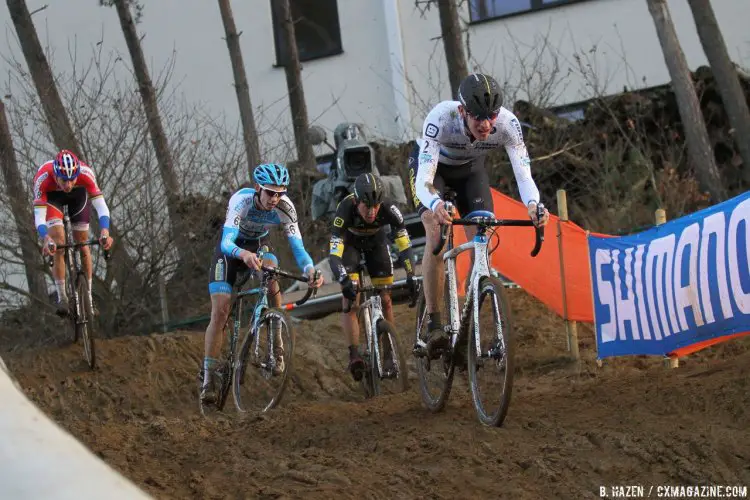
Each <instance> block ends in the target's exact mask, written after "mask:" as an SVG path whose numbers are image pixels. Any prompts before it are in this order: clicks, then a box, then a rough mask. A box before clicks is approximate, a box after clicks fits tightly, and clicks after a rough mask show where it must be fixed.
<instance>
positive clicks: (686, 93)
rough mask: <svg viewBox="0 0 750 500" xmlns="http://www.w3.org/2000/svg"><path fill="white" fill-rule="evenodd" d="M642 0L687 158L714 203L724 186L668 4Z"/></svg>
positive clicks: (721, 194)
mask: <svg viewBox="0 0 750 500" xmlns="http://www.w3.org/2000/svg"><path fill="white" fill-rule="evenodd" d="M646 1H647V3H648V10H649V12H651V17H653V19H654V25H655V26H656V33H657V35H658V36H659V42H660V43H661V47H662V51H663V52H664V61H665V62H666V64H667V68H668V69H669V75H670V76H671V78H672V88H673V89H674V93H675V97H676V98H677V105H678V107H679V109H680V119H681V121H682V126H683V128H684V131H685V141H686V143H687V151H688V160H689V162H690V163H691V164H692V167H693V169H694V170H695V174H696V176H697V178H698V181H699V182H700V184H701V188H702V189H703V190H704V191H707V192H708V193H709V194H710V195H711V199H712V201H713V202H714V203H718V202H720V201H723V200H725V199H726V194H725V191H724V186H723V185H722V182H721V176H720V175H719V169H718V167H717V166H716V161H715V159H714V155H713V149H712V148H711V143H710V142H709V140H708V131H707V130H706V122H705V121H704V119H703V114H702V113H701V108H700V103H699V102H698V96H697V95H696V94H695V86H694V85H693V80H692V78H691V75H690V70H689V69H688V65H687V60H686V59H685V54H684V53H683V52H682V47H680V42H679V40H677V33H676V32H675V29H674V24H673V23H672V18H671V17H670V15H669V8H668V7H667V4H666V2H665V0H646Z"/></svg>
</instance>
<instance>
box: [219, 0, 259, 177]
mask: <svg viewBox="0 0 750 500" xmlns="http://www.w3.org/2000/svg"><path fill="white" fill-rule="evenodd" d="M229 2H230V0H219V10H220V11H221V21H222V22H223V23H224V34H225V36H226V40H227V48H228V49H229V59H230V61H231V62H232V72H233V73H234V90H235V91H236V92H237V103H238V104H239V106H240V119H241V120H242V131H243V135H242V138H243V139H244V141H245V154H246V155H247V168H248V173H249V174H250V176H251V177H252V172H253V169H254V168H255V166H256V165H258V164H260V147H259V146H258V132H257V130H256V129H255V118H254V117H253V106H252V104H251V101H250V86H249V85H248V84H247V75H245V64H244V62H243V61H242V50H240V35H239V34H238V33H237V27H236V26H235V25H234V15H233V14H232V6H231V5H230V3H229Z"/></svg>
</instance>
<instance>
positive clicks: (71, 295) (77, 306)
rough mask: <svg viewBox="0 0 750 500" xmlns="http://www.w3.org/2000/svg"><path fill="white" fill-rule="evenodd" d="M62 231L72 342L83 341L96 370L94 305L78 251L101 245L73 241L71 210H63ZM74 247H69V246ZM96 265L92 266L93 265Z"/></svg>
mask: <svg viewBox="0 0 750 500" xmlns="http://www.w3.org/2000/svg"><path fill="white" fill-rule="evenodd" d="M63 214H64V215H63V228H64V230H65V242H66V243H65V244H64V245H56V247H57V249H58V250H59V249H62V250H63V251H64V252H65V256H64V258H65V290H66V292H67V294H68V304H69V306H68V307H69V309H68V314H67V316H68V318H70V321H71V326H72V329H73V342H78V339H79V338H81V340H82V341H83V355H84V358H85V359H86V363H87V364H88V365H89V368H91V369H92V370H93V369H94V368H95V367H96V351H95V350H94V331H95V328H94V304H93V303H92V301H91V294H90V292H89V280H88V277H87V276H86V273H84V272H83V267H82V265H81V256H80V252H77V251H74V250H79V249H81V248H82V247H85V246H96V245H99V240H97V239H91V240H88V241H83V242H75V241H74V240H73V229H72V227H71V224H70V217H69V215H68V207H67V206H65V207H63ZM71 241H72V242H73V243H70V242H71ZM103 255H104V259H105V260H109V251H107V250H103ZM54 262H55V261H54V257H53V256H51V255H49V256H48V257H47V264H48V265H49V266H50V267H52V266H53V265H54ZM91 265H92V266H93V265H94V264H93V262H92V264H91Z"/></svg>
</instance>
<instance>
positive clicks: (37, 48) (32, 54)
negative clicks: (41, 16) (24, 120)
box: [7, 0, 81, 156]
mask: <svg viewBox="0 0 750 500" xmlns="http://www.w3.org/2000/svg"><path fill="white" fill-rule="evenodd" d="M7 3H8V11H10V17H11V19H12V20H13V25H14V26H15V27H16V33H17V34H18V41H19V42H20V43H21V50H22V51H23V56H24V58H25V59H26V64H27V66H28V67H29V73H30V74H31V78H32V80H33V81H34V86H35V87H36V91H37V93H38V94H39V99H40V100H41V103H42V109H44V115H45V116H46V117H47V123H49V126H50V129H51V131H52V138H53V140H54V141H55V144H56V145H57V147H58V149H69V150H71V151H73V152H74V153H75V154H77V155H78V156H81V148H80V147H79V145H78V140H77V139H76V136H75V133H74V132H73V127H72V126H71V125H70V121H69V120H68V113H67V111H66V110H65V106H63V103H62V99H60V94H59V93H58V92H57V85H55V79H54V77H53V76H52V70H51V69H50V67H49V63H48V62H47V57H46V56H45V55H44V50H43V49H42V44H41V43H39V37H38V36H37V34H36V29H35V28H34V23H33V21H32V20H31V14H29V9H28V7H27V6H26V1H25V0H7Z"/></svg>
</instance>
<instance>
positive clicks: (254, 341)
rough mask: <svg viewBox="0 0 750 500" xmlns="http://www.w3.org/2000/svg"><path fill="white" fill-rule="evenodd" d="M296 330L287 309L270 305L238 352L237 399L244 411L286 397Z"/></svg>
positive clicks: (271, 404) (269, 405)
mask: <svg viewBox="0 0 750 500" xmlns="http://www.w3.org/2000/svg"><path fill="white" fill-rule="evenodd" d="M294 343H295V334H294V329H293V328H292V325H291V321H290V320H289V317H288V316H287V315H286V313H285V312H283V311H281V310H277V309H267V310H266V311H265V312H264V313H263V314H262V316H261V318H260V320H259V322H258V328H257V330H256V331H252V332H248V333H247V335H245V338H244V339H243V341H242V345H241V347H240V349H239V352H238V355H237V362H236V363H235V372H234V377H233V386H234V400H235V405H236V406H237V409H238V410H239V411H241V412H247V411H267V410H270V409H272V408H274V407H276V406H277V405H278V404H279V402H280V401H281V398H282V397H283V394H284V390H285V388H286V385H287V382H288V380H289V378H290V373H291V369H292V360H293V356H294Z"/></svg>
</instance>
